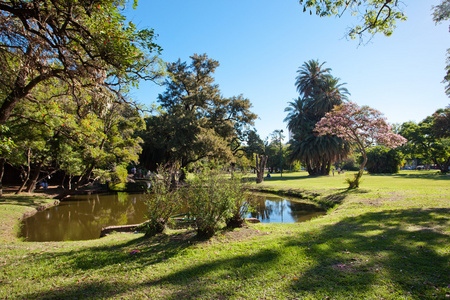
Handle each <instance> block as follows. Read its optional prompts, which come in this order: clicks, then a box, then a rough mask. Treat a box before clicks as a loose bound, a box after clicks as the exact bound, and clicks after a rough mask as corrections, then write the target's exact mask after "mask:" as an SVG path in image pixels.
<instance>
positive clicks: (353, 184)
mask: <svg viewBox="0 0 450 300" xmlns="http://www.w3.org/2000/svg"><path fill="white" fill-rule="evenodd" d="M361 175H362V174H360V173H357V174H355V175H353V176H351V177H347V178H346V179H345V182H347V183H348V188H349V189H356V188H359V185H360V183H361Z"/></svg>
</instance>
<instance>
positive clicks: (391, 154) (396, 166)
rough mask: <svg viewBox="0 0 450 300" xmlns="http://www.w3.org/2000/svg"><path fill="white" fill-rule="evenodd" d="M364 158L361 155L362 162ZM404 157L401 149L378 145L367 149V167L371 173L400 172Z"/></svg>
mask: <svg viewBox="0 0 450 300" xmlns="http://www.w3.org/2000/svg"><path fill="white" fill-rule="evenodd" d="M362 160H363V158H362V157H360V163H362ZM402 161H403V158H402V155H401V153H400V151H399V150H397V149H389V148H387V147H385V146H376V147H373V148H370V149H368V150H367V164H366V168H367V171H368V172H369V173H372V174H378V173H398V171H399V170H400V165H401V164H402Z"/></svg>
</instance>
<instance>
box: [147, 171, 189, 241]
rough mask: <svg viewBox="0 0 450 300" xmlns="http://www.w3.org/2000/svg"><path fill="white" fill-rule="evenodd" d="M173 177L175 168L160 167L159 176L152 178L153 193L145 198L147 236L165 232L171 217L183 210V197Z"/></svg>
mask: <svg viewBox="0 0 450 300" xmlns="http://www.w3.org/2000/svg"><path fill="white" fill-rule="evenodd" d="M173 175H174V170H173V168H168V167H162V166H160V167H158V169H157V175H155V176H153V177H152V178H150V182H151V187H150V188H151V192H150V193H148V194H146V195H145V197H144V201H145V202H146V204H147V217H148V222H147V223H146V224H145V234H146V235H147V236H153V235H155V234H158V233H162V232H164V230H165V228H166V225H167V222H168V220H169V218H170V216H172V215H173V214H175V213H177V212H178V211H179V210H180V209H181V195H180V191H179V189H178V187H177V186H176V185H174V184H172V182H173Z"/></svg>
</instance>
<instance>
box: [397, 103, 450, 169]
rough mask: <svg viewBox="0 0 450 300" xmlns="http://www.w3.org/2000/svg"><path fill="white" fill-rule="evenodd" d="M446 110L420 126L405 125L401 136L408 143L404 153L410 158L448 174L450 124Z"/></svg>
mask: <svg viewBox="0 0 450 300" xmlns="http://www.w3.org/2000/svg"><path fill="white" fill-rule="evenodd" d="M444 112H446V110H438V111H437V112H436V113H435V114H433V115H432V116H429V117H427V118H425V119H424V120H423V121H422V122H420V123H419V124H416V123H414V122H406V123H403V124H402V126H401V129H400V134H401V135H403V136H404V137H405V138H406V139H407V140H408V143H407V144H406V145H404V146H403V147H402V152H403V153H405V154H407V155H408V158H418V159H420V160H422V161H423V162H425V163H428V164H435V165H436V166H437V167H438V168H439V170H440V171H441V172H442V173H447V172H448V171H449V170H448V169H449V166H450V137H448V133H446V132H445V130H442V128H441V126H444V127H443V128H445V126H446V124H447V123H448V120H447V118H448V114H445V113H444Z"/></svg>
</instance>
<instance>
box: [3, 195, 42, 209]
mask: <svg viewBox="0 0 450 300" xmlns="http://www.w3.org/2000/svg"><path fill="white" fill-rule="evenodd" d="M48 203H49V201H48V198H44V197H43V196H41V197H39V196H38V197H36V195H24V194H20V195H10V194H3V196H2V197H1V198H0V205H17V206H28V207H31V208H38V207H41V206H44V205H46V204H48Z"/></svg>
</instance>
